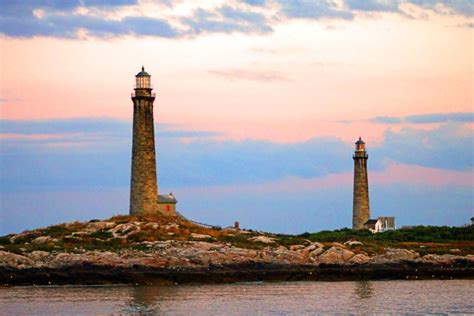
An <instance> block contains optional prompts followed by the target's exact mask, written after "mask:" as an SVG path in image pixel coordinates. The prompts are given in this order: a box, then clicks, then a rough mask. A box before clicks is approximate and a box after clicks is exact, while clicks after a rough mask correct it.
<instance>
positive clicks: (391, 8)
mask: <svg viewBox="0 0 474 316" xmlns="http://www.w3.org/2000/svg"><path fill="white" fill-rule="evenodd" d="M346 4H347V6H348V7H349V8H350V9H352V10H358V11H369V12H398V11H399V8H398V7H399V4H400V1H398V0H389V1H387V0H347V1H346Z"/></svg>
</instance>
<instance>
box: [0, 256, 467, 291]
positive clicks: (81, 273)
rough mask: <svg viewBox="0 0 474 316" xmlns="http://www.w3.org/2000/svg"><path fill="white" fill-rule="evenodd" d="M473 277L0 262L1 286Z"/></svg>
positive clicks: (439, 268) (435, 269) (463, 266)
mask: <svg viewBox="0 0 474 316" xmlns="http://www.w3.org/2000/svg"><path fill="white" fill-rule="evenodd" d="M453 278H467V279H474V263H473V262H472V261H469V260H458V261H456V262H455V263H453V264H433V263H426V262H410V261H404V262H397V263H385V264H353V265H334V264H321V265H317V266H315V265H288V264H286V265H285V264H259V263H248V264H236V265H223V266H209V267H206V268H203V267H199V268H172V269H171V268H153V267H148V266H133V267H128V268H126V267H114V266H100V265H81V266H69V267H64V268H29V269H21V270H20V269H11V268H0V282H1V284H2V285H3V286H13V285H98V284H131V285H157V284H185V283H199V284H202V283H232V282H257V281H358V280H390V279H407V280H422V279H453Z"/></svg>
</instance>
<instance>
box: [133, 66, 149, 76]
mask: <svg viewBox="0 0 474 316" xmlns="http://www.w3.org/2000/svg"><path fill="white" fill-rule="evenodd" d="M135 77H151V76H150V74H149V73H148V72H146V71H145V67H143V66H142V71H140V72H139V73H137V75H136V76H135Z"/></svg>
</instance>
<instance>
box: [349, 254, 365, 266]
mask: <svg viewBox="0 0 474 316" xmlns="http://www.w3.org/2000/svg"><path fill="white" fill-rule="evenodd" d="M369 261H370V257H369V256H366V255H364V254H361V253H360V254H357V255H355V256H354V257H352V258H351V259H349V262H350V263H354V264H364V263H367V262H369Z"/></svg>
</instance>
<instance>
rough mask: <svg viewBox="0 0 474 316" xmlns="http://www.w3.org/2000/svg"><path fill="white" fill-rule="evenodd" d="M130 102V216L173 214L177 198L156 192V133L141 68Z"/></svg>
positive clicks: (148, 88) (145, 76) (151, 96)
mask: <svg viewBox="0 0 474 316" xmlns="http://www.w3.org/2000/svg"><path fill="white" fill-rule="evenodd" d="M135 78H136V83H135V92H134V93H132V101H133V145H132V176H131V183H130V215H139V216H140V215H153V214H158V213H161V214H164V215H175V214H176V199H175V198H174V196H173V195H172V194H171V193H170V194H169V195H158V184H157V178H156V158H155V133H154V123H153V102H154V101H155V93H154V92H152V90H153V88H152V87H151V82H150V78H151V76H150V75H149V74H148V73H147V72H146V71H145V68H144V67H142V71H140V72H139V73H138V74H137V75H136V76H135Z"/></svg>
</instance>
